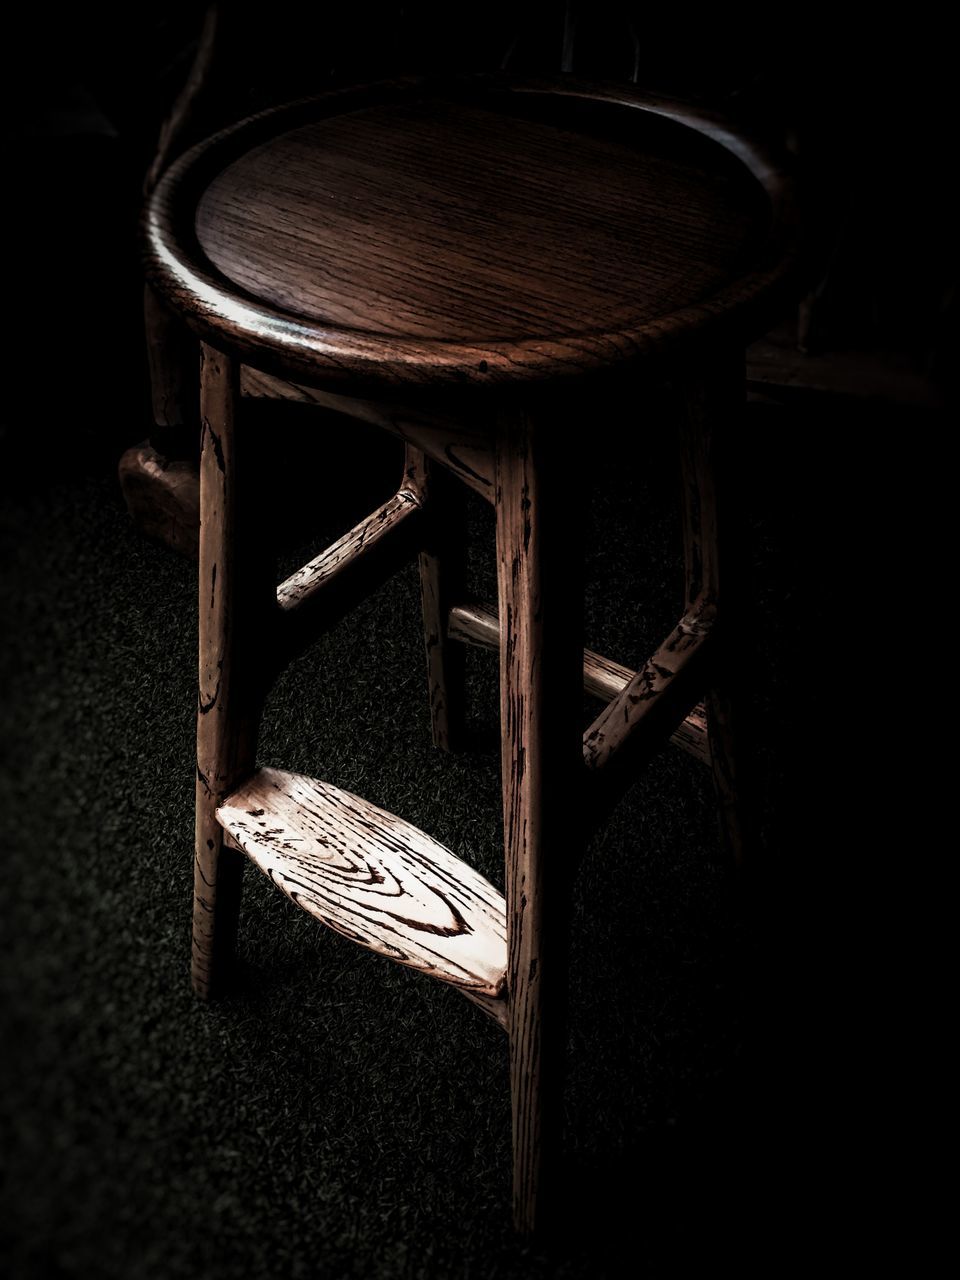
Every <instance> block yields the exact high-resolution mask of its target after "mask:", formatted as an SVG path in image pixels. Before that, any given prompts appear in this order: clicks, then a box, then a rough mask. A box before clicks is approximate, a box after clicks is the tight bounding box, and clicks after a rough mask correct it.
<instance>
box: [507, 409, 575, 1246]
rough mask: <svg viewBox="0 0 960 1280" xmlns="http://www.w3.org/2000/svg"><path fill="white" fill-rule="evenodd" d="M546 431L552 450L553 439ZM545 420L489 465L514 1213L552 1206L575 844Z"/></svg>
mask: <svg viewBox="0 0 960 1280" xmlns="http://www.w3.org/2000/svg"><path fill="white" fill-rule="evenodd" d="M551 432H553V435H552V443H551ZM579 461H580V459H579V458H578V455H577V454H575V453H574V452H573V451H572V450H569V449H567V448H565V447H563V445H562V444H561V442H560V440H559V438H558V436H557V435H556V433H555V431H554V421H553V420H552V415H551V416H547V417H545V418H544V420H542V421H541V420H539V417H538V416H537V415H533V414H531V413H529V412H528V411H524V410H517V411H510V412H505V413H504V414H503V415H502V416H501V418H500V421H499V424H498V433H497V468H496V489H497V493H496V499H497V500H496V512H497V595H498V604H499V616H500V620H501V643H500V732H501V773H502V783H503V835H504V857H505V866H506V899H507V941H508V948H509V959H508V967H507V996H508V1010H509V1012H508V1021H507V1028H508V1031H509V1036H510V1085H511V1097H512V1103H513V1211H514V1223H515V1224H516V1226H517V1228H518V1229H519V1230H520V1231H523V1232H530V1231H536V1230H538V1229H540V1228H542V1227H543V1226H544V1225H545V1224H546V1222H547V1221H548V1219H549V1217H550V1215H551V1213H552V1212H553V1211H554V1210H555V1208H556V1204H557V1201H556V1198H555V1197H556V1192H557V1186H558V1180H559V1170H558V1155H559V1151H560V1135H561V1126H562V1086H563V1062H564V1052H565V1047H566V1042H565V1036H564V1017H565V1000H566V982H567V957H566V942H567V938H566V931H567V928H568V915H569V912H568V904H567V893H568V890H569V884H570V879H571V876H570V869H571V867H572V866H573V865H574V864H575V862H576V861H577V860H578V858H579V855H580V852H581V845H582V841H583V833H584V827H583V805H582V796H583V788H582V785H581V783H582V777H581V774H582V771H583V764H582V754H581V753H582V747H581V735H580V726H579V718H578V714H577V713H578V710H579V706H580V704H581V700H582V695H583V625H582V617H583V584H582V579H581V575H580V572H579V570H580V564H581V556H582V548H581V541H580V540H581V532H580V519H579V517H578V513H577V511H576V509H575V508H574V509H571V506H570V503H569V493H570V492H571V489H572V488H573V487H574V480H575V479H576V484H577V486H578V489H577V491H578V493H582V491H583V490H582V486H583V481H584V477H583V474H582V471H583V468H582V465H581V466H580V467H579V469H578V467H577V463H578V462H579Z"/></svg>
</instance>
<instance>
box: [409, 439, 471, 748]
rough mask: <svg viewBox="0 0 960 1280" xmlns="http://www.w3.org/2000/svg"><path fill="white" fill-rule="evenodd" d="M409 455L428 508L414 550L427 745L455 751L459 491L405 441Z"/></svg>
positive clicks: (461, 572)
mask: <svg viewBox="0 0 960 1280" xmlns="http://www.w3.org/2000/svg"><path fill="white" fill-rule="evenodd" d="M411 456H413V457H414V458H415V459H416V468H417V470H418V472H419V474H420V475H421V476H422V477H423V481H422V485H421V488H422V492H423V496H424V498H425V500H426V507H427V511H428V521H427V541H426V545H425V547H424V549H423V551H422V552H421V553H420V599H421V603H422V606H423V638H424V645H425V647H426V653H427V684H428V688H429V693H430V721H431V725H432V729H433V745H434V746H435V747H440V748H441V749H442V750H444V751H456V750H457V749H458V748H459V747H461V746H462V745H463V736H464V718H465V706H464V696H465V693H464V670H465V660H464V659H465V655H464V651H463V645H461V644H457V643H456V642H455V641H453V640H451V639H450V636H449V634H448V631H449V623H450V610H451V608H452V607H453V606H454V605H455V604H457V603H459V601H460V600H461V599H462V598H463V591H464V586H465V580H466V512H465V510H464V505H463V498H464V495H463V490H462V487H461V486H460V485H459V484H458V483H457V482H456V481H455V480H454V479H453V477H452V476H451V475H450V474H449V472H448V471H447V470H446V469H445V468H444V467H441V466H438V465H437V464H436V463H435V462H432V461H431V460H430V459H429V458H428V457H426V455H425V454H423V453H421V452H420V450H419V449H415V448H414V447H413V446H412V445H408V446H407V459H408V463H409V461H410V459H411ZM408 469H409V468H408Z"/></svg>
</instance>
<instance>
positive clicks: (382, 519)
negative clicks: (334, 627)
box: [277, 488, 420, 612]
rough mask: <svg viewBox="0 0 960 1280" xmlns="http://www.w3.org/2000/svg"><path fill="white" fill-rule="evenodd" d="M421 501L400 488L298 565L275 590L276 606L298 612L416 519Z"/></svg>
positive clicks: (409, 491) (407, 490) (411, 493)
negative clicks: (330, 543)
mask: <svg viewBox="0 0 960 1280" xmlns="http://www.w3.org/2000/svg"><path fill="white" fill-rule="evenodd" d="M419 511H420V502H419V500H418V498H417V496H416V494H415V493H413V492H412V491H411V490H410V489H409V488H402V489H401V490H400V491H399V493H396V494H394V496H393V497H392V498H389V499H388V500H387V501H386V502H385V503H384V504H383V506H381V507H378V508H377V510H376V511H373V512H371V514H370V515H368V516H366V517H365V518H364V519H363V520H361V521H360V523H359V524H358V525H356V526H355V527H354V528H353V529H351V530H350V531H349V532H348V533H345V534H344V535H343V537H342V538H338V539H337V541H336V542H334V543H333V544H332V546H329V547H327V548H326V550H325V551H321V552H320V554H319V555H318V556H315V557H314V558H313V559H312V560H310V561H308V563H307V564H305V565H301V566H300V568H299V569H297V570H296V572H295V573H292V574H291V575H290V577H289V578H286V579H284V581H283V582H281V583H280V585H279V586H278V587H277V604H278V605H279V606H280V608H281V609H282V610H284V611H285V612H287V611H289V610H292V609H297V608H299V606H300V605H302V604H304V603H305V602H306V601H308V600H310V599H311V598H312V597H314V596H315V595H317V594H318V593H319V592H320V591H322V590H324V589H325V588H326V587H327V586H328V585H329V584H330V583H332V582H333V581H334V579H335V578H337V576H338V575H342V574H345V573H346V572H348V571H349V570H350V569H351V568H353V567H354V566H355V564H356V562H357V561H358V560H359V559H360V558H361V557H364V556H366V557H368V558H369V557H370V555H371V553H372V552H373V551H374V549H376V548H378V547H379V545H380V544H381V543H383V542H385V541H386V540H387V539H391V538H392V537H393V536H394V535H395V534H396V533H397V531H398V530H399V529H400V528H401V526H402V525H404V524H405V523H406V522H409V521H410V520H411V519H415V518H416V516H417V514H418V513H419Z"/></svg>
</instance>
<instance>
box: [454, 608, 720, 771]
mask: <svg viewBox="0 0 960 1280" xmlns="http://www.w3.org/2000/svg"><path fill="white" fill-rule="evenodd" d="M449 634H450V636H451V638H452V639H455V640H461V641H463V642H464V643H465V644H475V645H479V646H480V647H481V648H483V649H492V650H498V649H499V648H500V620H499V618H498V617H497V611H496V609H492V608H491V607H490V606H489V605H484V604H458V605H454V606H453V608H452V609H451V610H450V623H449ZM636 675H637V673H636V671H633V670H631V669H630V667H625V666H623V665H622V664H621V663H619V662H614V661H612V659H610V658H605V657H603V655H602V654H599V653H594V651H593V650H592V649H584V651H583V688H584V692H586V693H588V694H590V695H591V696H592V697H594V698H600V699H601V700H602V701H603V702H610V701H611V700H612V699H614V698H616V697H618V696H619V695H620V694H621V693H622V692H623V690H624V689H625V688H626V687H627V685H628V684H630V682H631V681H632V680H634V679H635V678H636ZM706 716H707V712H706V707H705V706H704V705H703V703H698V704H697V705H696V706H695V707H694V708H693V710H692V711H691V712H690V713H689V714H688V715H687V716H686V718H685V719H684V721H683V723H682V724H681V725H680V727H679V728H678V729H675V730H674V732H673V734H672V735H671V737H670V741H671V742H672V743H673V744H674V746H677V747H680V748H681V749H682V750H684V751H686V752H687V753H688V754H689V755H692V756H695V757H696V758H697V759H698V760H700V761H702V762H703V763H704V764H709V763H710V747H709V744H708V741H707V720H706Z"/></svg>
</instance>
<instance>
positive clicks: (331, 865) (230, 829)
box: [217, 769, 507, 999]
mask: <svg viewBox="0 0 960 1280" xmlns="http://www.w3.org/2000/svg"><path fill="white" fill-rule="evenodd" d="M217 817H218V819H219V821H220V824H221V826H222V827H223V828H224V830H225V831H226V832H227V833H228V834H229V835H230V836H232V838H233V840H234V841H235V842H236V844H237V845H239V847H240V848H241V849H242V850H243V852H244V853H245V854H246V855H247V856H248V857H249V858H250V859H251V861H252V862H254V863H256V865H257V866H258V867H259V868H260V869H261V871H263V872H265V873H266V875H268V876H269V877H270V879H271V880H272V881H273V883H274V884H275V885H276V886H277V888H279V889H281V890H282V891H283V892H284V893H285V894H286V895H287V897H289V898H290V899H292V901H294V902H295V903H296V904H297V906H299V907H303V909H304V910H305V911H308V912H309V913H310V914H311V915H312V916H316V918H317V919H318V920H321V921H322V922H323V923H324V924H326V925H329V926H330V928H331V929H335V930H336V931H337V933H341V934H343V935H344V937H347V938H350V939H351V940H352V941H354V942H357V943H359V944H360V945H361V946H363V947H367V948H368V949H369V950H371V951H376V952H377V953H378V954H380V955H383V956H387V957H389V958H390V959H391V960H396V961H397V962H398V963H400V964H404V965H408V966H409V967H410V968H412V969H418V970H420V971H421V972H422V973H427V974H430V975H431V977H434V978H439V979H440V981H441V982H449V983H451V984H452V985H453V986H456V987H460V988H461V989H462V990H463V991H464V993H465V994H467V995H476V996H482V997H488V998H493V999H497V998H500V997H502V996H503V993H504V991H505V986H506V968H507V929H506V904H505V902H504V898H503V895H502V894H501V893H499V892H498V891H497V889H495V888H494V886H493V885H492V884H490V882H489V881H488V880H485V879H484V877H483V876H481V875H480V874H479V872H477V871H474V870H473V868H472V867H469V866H468V865H467V864H466V863H465V862H463V861H461V860H460V859H459V858H458V857H456V855H455V854H453V853H451V852H450V850H449V849H447V848H445V847H444V846H443V845H442V844H438V843H437V841H435V840H432V839H431V838H430V836H428V835H426V834H424V832H422V831H420V830H418V828H416V827H414V826H411V824H410V823H409V822H404V820H403V819H402V818H397V817H395V816H394V815H393V814H392V813H387V812H386V811H385V810H383V809H378V808H377V807H376V806H375V805H372V804H369V803H368V802H367V801H366V800H361V799H360V798H359V797H358V796H354V795H351V794H350V792H348V791H341V790H340V789H339V788H338V787H334V786H331V785H330V784H329V783H326V782H318V781H317V780H316V779H314V778H307V777H304V776H303V775H302V774H297V773H287V772H284V771H283V770H280V769H258V770H257V772H256V773H255V774H254V775H253V776H252V777H251V778H250V779H249V780H248V781H247V782H245V783H244V784H243V786H242V787H240V788H239V789H238V790H237V791H234V792H233V793H232V794H231V795H230V796H228V797H227V800H226V801H225V802H224V804H223V805H222V806H221V807H220V808H219V809H218V810H217Z"/></svg>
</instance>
